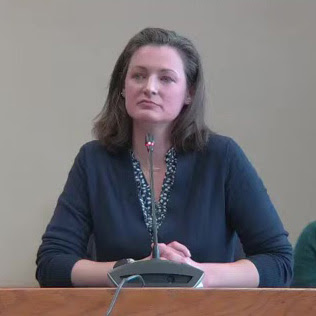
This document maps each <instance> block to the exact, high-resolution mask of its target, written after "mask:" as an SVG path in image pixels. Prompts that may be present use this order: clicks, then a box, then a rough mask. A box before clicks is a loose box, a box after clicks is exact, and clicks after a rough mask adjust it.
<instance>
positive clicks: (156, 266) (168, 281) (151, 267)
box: [108, 259, 204, 288]
mask: <svg viewBox="0 0 316 316" xmlns="http://www.w3.org/2000/svg"><path fill="white" fill-rule="evenodd" d="M131 275H140V276H141V277H142V278H143V279H144V281H145V287H193V288H194V287H198V286H199V285H200V283H201V281H202V279H203V276H204V272H203V271H202V270H200V269H197V268H194V267H192V266H190V265H188V264H182V263H176V262H173V261H169V260H161V259H151V260H145V261H135V262H133V263H129V264H125V265H121V266H119V267H117V268H115V269H113V270H112V271H110V272H109V273H108V277H109V279H110V280H111V281H112V282H113V284H114V285H115V286H118V285H119V284H120V283H121V281H122V280H123V279H124V278H127V277H129V276H131ZM141 285H142V282H141V281H140V280H138V279H135V280H133V281H130V282H128V283H127V284H126V287H138V286H141Z"/></svg>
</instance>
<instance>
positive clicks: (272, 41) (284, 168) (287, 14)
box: [0, 0, 316, 286]
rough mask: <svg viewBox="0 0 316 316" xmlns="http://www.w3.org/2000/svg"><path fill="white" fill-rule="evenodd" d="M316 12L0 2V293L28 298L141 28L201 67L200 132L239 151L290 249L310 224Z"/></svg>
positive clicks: (54, 0)
mask: <svg viewBox="0 0 316 316" xmlns="http://www.w3.org/2000/svg"><path fill="white" fill-rule="evenodd" d="M315 13H316V2H315V1H313V0H311V1H304V0H297V1H294V0H293V1H291V0H282V1H281V0H271V1H265V0H260V1H259V0H257V1H256V0H248V1H246V0H239V1H237V0H236V1H234V0H231V1H228V0H224V1H223V0H221V1H220V0H217V1H211V0H205V1H202V0H200V1H192V0H178V1H175V0H168V1H167V0H166V1H163V0H161V1H150V0H147V1H145V0H143V1H141V0H134V1H129V0H124V1H123V0H116V1H106V0H104V1H101V0H100V1H96V0H92V1H91V0H90V1H79V0H76V1H75V0H45V1H42V0H37V1H36V0H26V1H25V0H7V1H6V0H5V1H1V2H0V35H1V36H0V52H1V53H0V54H1V55H0V87H1V93H0V144H1V155H0V159H1V164H0V201H1V217H0V218H1V221H0V253H1V261H0V267H1V269H0V286H35V285H37V283H36V281H35V278H34V272H35V263H34V261H35V256H36V251H37V248H38V246H39V243H40V237H41V235H42V233H43V231H44V229H45V227H46V225H47V223H48V221H49V219H50V217H51V215H52V212H53V209H54V206H55V203H56V200H57V197H58V195H59V194H60V192H61V190H62V187H63V185H64V182H65V180H66V176H67V173H68V171H69V168H70V166H71V164H72V162H73V159H74V157H75V155H76V153H77V151H78V149H79V147H80V145H81V144H83V143H84V142H86V141H88V140H90V139H91V132H90V130H91V126H92V119H93V117H94V116H95V115H96V114H97V113H98V111H99V110H100V109H101V107H102V105H103V102H104V99H105V94H106V86H107V83H108V79H109V75H110V72H111V70H112V67H113V66H114V62H115V60H116V58H117V56H118V54H119V53H120V51H121V50H122V48H123V46H124V45H125V44H126V42H127V40H128V39H129V38H130V37H131V36H132V35H134V34H135V33H136V32H137V31H139V30H140V29H142V28H144V27H146V26H161V27H166V28H170V29H175V30H177V31H178V32H180V33H182V34H184V35H187V36H188V37H190V38H191V39H193V41H194V42H195V44H196V45H197V47H198V49H199V50H200V52H201V55H202V57H203V62H204V66H205V74H206V79H207V90H208V93H209V99H210V105H209V108H208V111H207V121H208V122H209V123H210V124H211V126H212V127H213V129H214V130H216V131H218V132H221V133H223V134H226V135H230V136H232V137H233V138H235V139H236V140H237V142H238V143H239V144H240V145H241V146H242V147H243V148H244V150H245V151H246V153H247V155H248V157H249V158H250V159H251V160H252V162H253V163H254V165H255V167H256V168H257V170H258V172H259V173H260V175H261V176H262V178H263V180H264V182H265V184H266V186H267V188H268V190H269V192H270V195H271V198H272V200H273V201H274V203H275V205H276V207H277V209H278V211H279V214H280V216H281V217H282V219H283V221H284V224H285V226H286V227H287V229H288V231H289V232H290V239H291V241H292V242H295V241H296V239H297V236H298V234H299V232H300V231H301V229H302V228H303V227H304V226H305V225H306V223H307V222H309V221H311V220H315V219H316V211H315V209H316V207H315V203H314V201H315V199H314V198H315V195H316V168H315V166H314V164H315V161H316V149H315V136H316V127H315V124H313V123H314V122H313V121H314V119H315V117H316V107H315V100H316V97H315V91H316V69H315V68H316V67H315V65H316V36H315V30H316V19H315Z"/></svg>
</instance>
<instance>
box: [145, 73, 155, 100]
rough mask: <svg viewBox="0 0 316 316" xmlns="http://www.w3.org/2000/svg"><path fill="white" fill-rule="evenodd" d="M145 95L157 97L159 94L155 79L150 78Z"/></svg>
mask: <svg viewBox="0 0 316 316" xmlns="http://www.w3.org/2000/svg"><path fill="white" fill-rule="evenodd" d="M144 92H145V94H146V95H147V96H150V95H155V94H157V93H158V85H157V81H156V79H155V78H154V77H149V78H148V80H147V81H146V84H145V91H144Z"/></svg>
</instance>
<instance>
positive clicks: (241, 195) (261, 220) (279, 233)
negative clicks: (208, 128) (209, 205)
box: [226, 140, 293, 287]
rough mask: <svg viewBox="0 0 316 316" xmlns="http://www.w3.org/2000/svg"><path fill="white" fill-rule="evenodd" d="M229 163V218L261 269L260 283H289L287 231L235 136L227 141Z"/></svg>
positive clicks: (255, 263) (227, 197)
mask: <svg viewBox="0 0 316 316" xmlns="http://www.w3.org/2000/svg"><path fill="white" fill-rule="evenodd" d="M227 165H228V169H227V171H228V172H227V178H226V203H227V210H228V214H229V218H230V221H231V225H232V226H233V228H234V229H235V230H236V232H237V234H238V236H239V238H240V240H241V242H242V244H243V248H244V251H245V253H246V256H247V259H248V260H250V261H252V262H253V263H254V265H255V266H256V268H257V270H258V272H259V276H260V283H259V287H280V286H288V285H289V284H290V282H291V279H292V264H293V263H292V247H291V245H290V243H289V242H288V239H287V236H288V233H287V232H286V231H285V230H284V228H283V225H282V223H281V221H280V218H279V216H278V214H277V212H276V210H275V208H274V206H273V204H272V203H271V200H270V198H269V196H268V194H267V191H266V188H265V187H264V185H263V183H262V181H261V179H260V178H259V176H258V175H257V173H256V171H255V169H254V168H253V166H252V165H251V163H250V162H249V160H248V159H247V158H246V156H245V154H244V153H243V151H242V150H241V148H240V147H239V146H238V145H237V144H236V143H235V142H234V141H232V140H230V141H229V143H228V149H227Z"/></svg>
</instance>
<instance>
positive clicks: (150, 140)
mask: <svg viewBox="0 0 316 316" xmlns="http://www.w3.org/2000/svg"><path fill="white" fill-rule="evenodd" d="M154 145H155V140H154V136H153V135H152V134H150V133H148V134H147V135H146V137H145V146H146V147H147V151H148V156H149V181H150V194H151V215H152V229H153V242H154V245H153V258H154V259H160V253H159V247H158V233H157V218H156V199H155V185H154V165H153V152H154Z"/></svg>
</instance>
